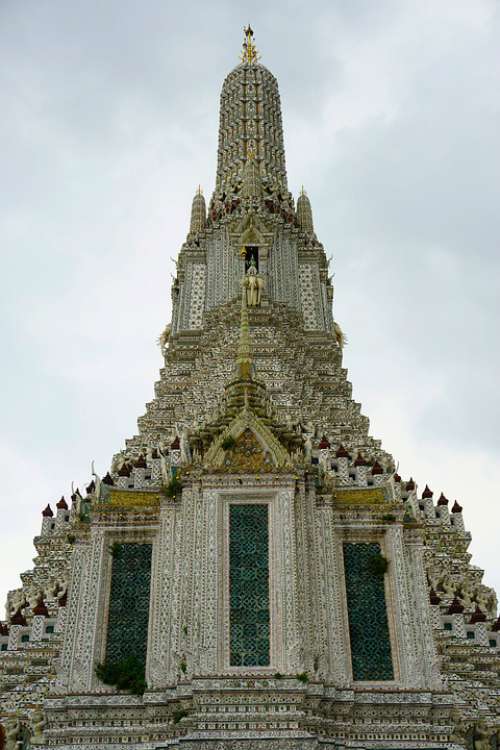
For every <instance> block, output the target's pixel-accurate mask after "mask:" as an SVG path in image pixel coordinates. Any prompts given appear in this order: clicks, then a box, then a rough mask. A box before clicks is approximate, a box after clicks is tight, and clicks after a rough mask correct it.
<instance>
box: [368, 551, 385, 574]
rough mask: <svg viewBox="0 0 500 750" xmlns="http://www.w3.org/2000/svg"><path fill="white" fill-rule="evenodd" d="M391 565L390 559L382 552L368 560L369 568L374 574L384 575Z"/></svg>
mask: <svg viewBox="0 0 500 750" xmlns="http://www.w3.org/2000/svg"><path fill="white" fill-rule="evenodd" d="M388 567H389V561H388V560H387V558H385V557H384V556H383V554H382V553H380V554H378V555H376V556H375V557H372V558H370V560H369V562H368V569H369V571H370V573H371V574H372V575H374V576H383V575H385V574H386V573H387V568H388Z"/></svg>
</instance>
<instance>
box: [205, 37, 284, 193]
mask: <svg viewBox="0 0 500 750" xmlns="http://www.w3.org/2000/svg"><path fill="white" fill-rule="evenodd" d="M244 34H245V38H244V42H243V51H242V54H241V62H240V64H239V65H237V66H236V68H234V70H232V71H231V73H229V75H228V76H227V78H226V79H225V81H224V84H223V86H222V93H221V99H220V124H219V149H218V161H217V181H216V192H217V193H219V194H222V193H225V194H226V195H232V194H234V193H235V192H236V193H237V192H239V188H240V186H241V182H242V179H243V170H244V166H245V162H246V160H247V158H248V156H249V154H253V155H254V158H255V162H256V166H257V170H258V174H259V175H260V178H261V180H262V182H263V185H264V186H268V187H269V188H270V189H271V190H273V191H276V190H279V191H282V193H283V194H286V193H287V192H288V187H287V178H286V166H285V149H284V145H283V126H282V119H281V103H280V95H279V90H278V82H277V81H276V78H275V77H274V76H273V75H272V73H270V72H269V70H267V68H266V67H264V65H262V64H261V63H260V62H259V53H258V52H257V48H256V46H255V42H254V32H253V29H252V28H251V27H250V26H248V27H247V28H246V29H244Z"/></svg>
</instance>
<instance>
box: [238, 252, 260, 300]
mask: <svg viewBox="0 0 500 750" xmlns="http://www.w3.org/2000/svg"><path fill="white" fill-rule="evenodd" d="M243 286H244V288H245V290H246V303H247V307H258V306H259V305H260V301H261V296H262V289H263V287H264V279H263V278H262V276H260V274H259V272H258V271H257V267H256V265H255V260H254V259H253V258H252V259H251V261H250V265H249V267H248V271H247V272H246V274H245V276H244V277H243Z"/></svg>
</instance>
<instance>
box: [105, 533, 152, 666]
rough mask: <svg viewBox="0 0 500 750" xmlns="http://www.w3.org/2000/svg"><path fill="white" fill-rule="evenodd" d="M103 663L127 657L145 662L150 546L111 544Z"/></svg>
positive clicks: (113, 662)
mask: <svg viewBox="0 0 500 750" xmlns="http://www.w3.org/2000/svg"><path fill="white" fill-rule="evenodd" d="M113 553H114V554H113V567H112V570H111V593H110V597H109V616H108V633H107V644H106V661H107V662H108V663H110V664H115V663H117V662H119V661H121V660H122V659H125V658H127V657H129V656H135V657H136V658H137V659H139V660H140V661H142V662H143V663H144V664H145V663H146V647H147V640H148V622H149V588H150V582H151V544H119V545H113Z"/></svg>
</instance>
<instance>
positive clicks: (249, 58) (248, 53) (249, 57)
mask: <svg viewBox="0 0 500 750" xmlns="http://www.w3.org/2000/svg"><path fill="white" fill-rule="evenodd" d="M243 33H244V34H245V39H244V41H243V51H242V53H241V62H243V63H250V64H252V63H254V62H257V60H258V59H259V53H258V52H257V47H256V46H255V44H254V42H253V29H252V27H251V26H250V24H248V26H247V27H246V28H244V29H243Z"/></svg>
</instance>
